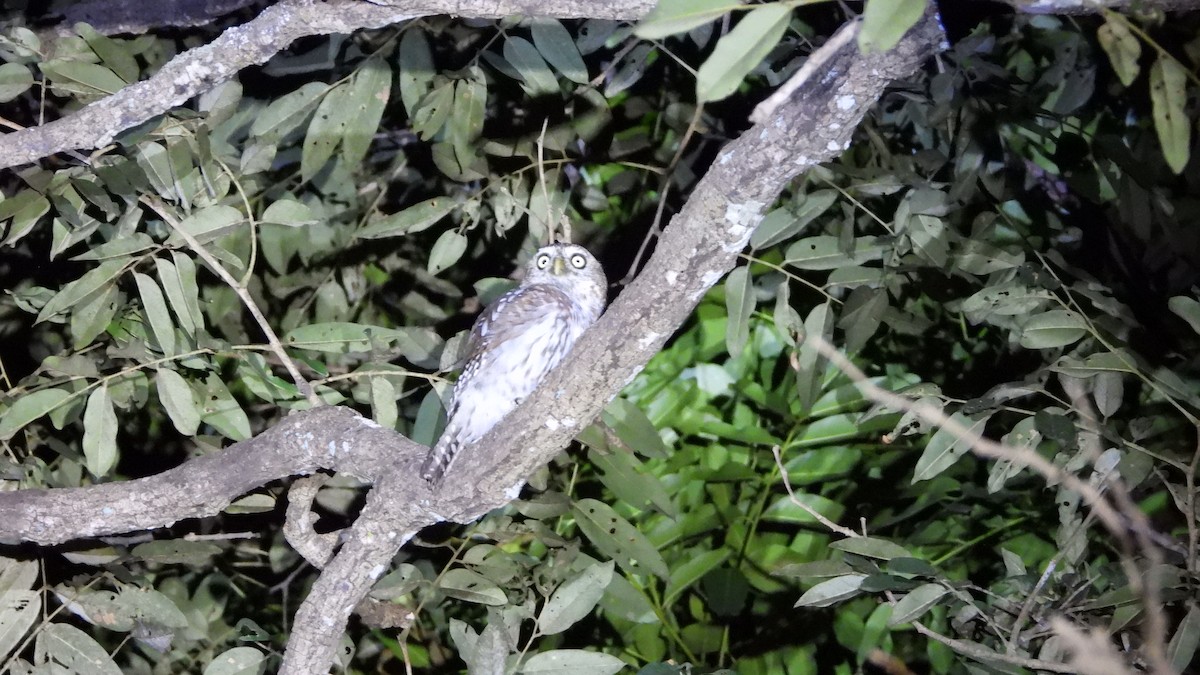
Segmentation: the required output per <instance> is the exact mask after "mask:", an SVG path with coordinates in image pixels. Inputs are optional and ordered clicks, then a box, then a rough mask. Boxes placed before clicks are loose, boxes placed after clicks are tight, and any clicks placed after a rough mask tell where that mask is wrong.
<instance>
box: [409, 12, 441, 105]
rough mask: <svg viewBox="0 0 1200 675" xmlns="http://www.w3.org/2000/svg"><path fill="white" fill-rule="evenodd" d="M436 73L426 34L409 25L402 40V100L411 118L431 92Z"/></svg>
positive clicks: (418, 28)
mask: <svg viewBox="0 0 1200 675" xmlns="http://www.w3.org/2000/svg"><path fill="white" fill-rule="evenodd" d="M434 72H435V71H434V67H433V53H432V52H431V51H430V50H429V40H428V39H426V38H425V32H424V31H422V30H421V29H420V27H418V26H413V25H409V26H408V30H406V31H404V37H402V38H400V100H401V101H402V102H403V103H404V109H405V110H407V111H408V116H409V117H413V115H414V113H415V111H416V107H417V104H418V103H420V101H421V99H422V98H423V97H424V96H425V94H427V93H428V92H429V85H430V83H431V82H433V74H434Z"/></svg>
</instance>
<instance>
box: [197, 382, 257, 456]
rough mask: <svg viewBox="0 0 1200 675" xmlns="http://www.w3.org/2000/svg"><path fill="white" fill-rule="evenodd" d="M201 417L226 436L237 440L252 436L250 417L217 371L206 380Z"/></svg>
mask: <svg viewBox="0 0 1200 675" xmlns="http://www.w3.org/2000/svg"><path fill="white" fill-rule="evenodd" d="M200 419H201V420H203V421H204V423H205V424H210V425H212V426H213V428H215V429H216V430H217V431H219V432H221V434H222V435H224V436H225V437H226V438H230V439H233V440H235V441H244V440H246V439H247V438H250V435H251V434H250V419H249V418H248V417H246V413H245V411H243V410H242V407H241V406H239V405H238V403H237V401H235V400H234V398H233V394H231V393H229V388H228V387H226V386H225V383H224V382H223V381H222V380H221V377H220V376H219V375H217V374H216V373H212V374H210V375H209V376H208V379H206V380H205V381H204V394H203V396H202V407H201V415H200Z"/></svg>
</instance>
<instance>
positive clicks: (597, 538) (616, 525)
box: [571, 499, 670, 579]
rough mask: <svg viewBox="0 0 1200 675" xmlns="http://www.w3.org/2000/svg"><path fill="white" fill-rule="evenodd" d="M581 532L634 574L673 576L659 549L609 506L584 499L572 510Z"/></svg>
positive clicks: (623, 567) (664, 577)
mask: <svg viewBox="0 0 1200 675" xmlns="http://www.w3.org/2000/svg"><path fill="white" fill-rule="evenodd" d="M571 512H572V513H573V514H574V515H575V520H576V522H577V523H578V524H579V529H580V530H582V531H583V533H584V535H585V536H586V537H587V538H588V540H589V541H591V542H592V544H593V545H595V546H596V548H598V549H600V551H601V552H603V553H604V554H605V555H607V556H608V557H609V558H612V559H613V560H615V561H616V562H617V564H618V565H620V566H621V568H622V569H624V570H625V571H627V572H629V573H631V574H646V573H647V572H650V573H653V574H656V575H658V576H660V577H662V578H663V579H666V578H667V577H668V576H669V575H670V571H669V570H668V569H667V563H666V562H664V561H663V558H662V555H660V554H659V552H658V549H656V548H655V547H654V545H653V544H651V543H650V541H649V540H648V539H646V536H645V535H643V534H642V533H641V532H639V531H638V530H637V528H635V527H634V526H633V525H630V524H629V521H627V520H625V519H624V518H622V517H621V516H620V515H619V514H618V513H617V512H616V511H613V510H612V507H610V506H609V505H607V504H605V503H603V502H598V501H596V500H594V499H581V500H579V501H578V502H576V503H575V505H574V506H572V507H571Z"/></svg>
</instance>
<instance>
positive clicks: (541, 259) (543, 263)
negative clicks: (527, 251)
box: [536, 253, 550, 270]
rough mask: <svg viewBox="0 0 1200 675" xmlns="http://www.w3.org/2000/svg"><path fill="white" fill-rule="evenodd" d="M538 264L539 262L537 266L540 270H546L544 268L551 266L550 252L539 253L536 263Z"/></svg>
mask: <svg viewBox="0 0 1200 675" xmlns="http://www.w3.org/2000/svg"><path fill="white" fill-rule="evenodd" d="M536 264H537V268H538V269H539V270H544V269H546V268H547V267H549V266H550V254H549V253H543V254H541V255H539V256H538V257H537V263H536Z"/></svg>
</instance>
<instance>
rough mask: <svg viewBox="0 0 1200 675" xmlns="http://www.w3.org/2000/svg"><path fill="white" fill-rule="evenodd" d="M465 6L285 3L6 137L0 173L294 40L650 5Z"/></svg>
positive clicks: (155, 108) (624, 1)
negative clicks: (428, 19)
mask: <svg viewBox="0 0 1200 675" xmlns="http://www.w3.org/2000/svg"><path fill="white" fill-rule="evenodd" d="M476 4H478V5H479V6H477V7H476V6H471V7H465V6H464V3H463V2H461V1H459V0H414V1H412V2H408V1H406V2H403V3H398V4H397V6H395V7H391V6H387V5H382V4H373V3H369V2H365V1H363V0H332V1H331V2H318V1H317V0H283V1H282V2H280V3H279V4H276V5H273V6H271V7H268V8H267V9H265V10H264V11H263V12H262V14H259V15H258V16H257V17H255V18H254V19H252V20H251V21H249V22H247V23H245V24H242V25H240V26H235V27H233V28H230V29H228V30H226V31H225V32H224V33H222V34H221V35H220V37H218V38H217V39H215V40H213V41H212V42H210V43H208V44H206V45H202V46H200V47H195V48H193V49H191V50H188V51H187V52H184V53H183V54H180V55H179V56H176V57H175V58H173V59H171V61H169V62H168V63H167V64H166V65H164V66H163V67H162V69H161V70H159V71H158V72H157V73H155V74H154V75H153V76H151V77H150V78H149V79H147V80H143V81H141V82H137V83H134V84H131V85H129V86H128V87H125V88H124V89H122V90H121V91H118V92H117V93H115V94H113V95H111V96H106V97H105V98H102V99H100V100H99V101H96V102H94V103H91V104H89V105H87V106H86V107H84V108H82V109H80V110H79V111H78V112H74V113H72V114H70V115H68V116H67V117H64V118H62V119H59V120H55V121H53V122H47V123H46V124H43V125H41V126H38V127H32V128H29V129H24V130H22V131H17V132H13V133H10V134H5V135H4V137H3V138H4V143H3V147H2V148H0V169H3V168H7V167H12V166H18V165H21V164H28V163H29V162H36V161H37V160H39V159H41V158H43V157H47V156H49V155H53V154H54V153H57V152H64V151H67V150H74V149H79V148H82V149H88V150H90V149H92V148H100V147H103V146H105V145H108V144H109V143H110V142H112V139H113V138H114V137H115V136H116V135H117V134H119V133H121V132H122V131H124V130H126V129H129V128H132V127H134V126H137V125H138V124H141V123H142V122H145V121H146V120H149V119H151V118H153V117H154V116H155V115H161V114H163V113H165V112H166V111H168V110H170V109H171V108H173V107H175V106H179V105H182V104H183V103H185V102H186V101H187V100H188V99H190V98H192V97H193V96H196V95H198V94H201V93H203V92H205V91H208V90H209V89H212V88H213V87H215V86H216V85H218V84H220V83H221V82H224V81H225V80H228V79H229V78H231V77H233V76H234V75H235V74H237V72H238V71H239V70H241V69H243V68H246V67H248V66H253V65H257V64H260V63H265V62H266V61H267V60H268V59H270V58H271V57H272V56H274V55H275V54H277V53H278V52H280V51H282V50H284V49H286V48H287V47H288V46H289V45H291V44H292V43H293V42H295V41H296V40H297V39H299V38H302V37H306V36H309V35H326V34H329V33H353V32H354V31H356V30H358V29H360V28H380V27H383V26H387V25H389V24H393V23H399V22H401V21H406V20H408V19H413V18H416V17H420V16H429V15H435V14H456V15H457V14H468V15H470V16H471V17H475V18H501V17H505V16H509V15H513V14H524V15H526V16H551V17H560V18H563V17H580V16H587V17H593V18H602V19H627V20H634V19H637V18H640V17H641V16H643V15H645V14H646V13H647V12H649V11H650V8H651V7H653V6H654V3H653V0H590V1H584V0H579V1H574V0H544V1H543V0H495V1H494V2H487V3H482V2H481V3H476Z"/></svg>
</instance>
